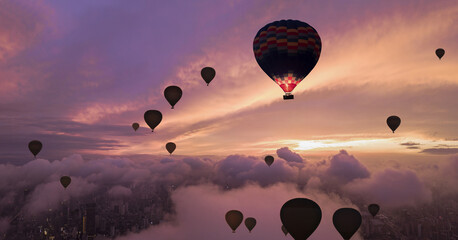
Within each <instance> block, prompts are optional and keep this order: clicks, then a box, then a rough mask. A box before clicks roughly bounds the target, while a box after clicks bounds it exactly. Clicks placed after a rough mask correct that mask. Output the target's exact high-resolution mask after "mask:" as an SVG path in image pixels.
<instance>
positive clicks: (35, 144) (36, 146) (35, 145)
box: [29, 140, 43, 158]
mask: <svg viewBox="0 0 458 240" xmlns="http://www.w3.org/2000/svg"><path fill="white" fill-rule="evenodd" d="M41 148H43V144H41V142H40V141H38V140H33V141H30V142H29V150H30V152H31V153H32V154H33V156H34V157H35V158H36V157H37V154H38V153H39V152H40V151H41Z"/></svg>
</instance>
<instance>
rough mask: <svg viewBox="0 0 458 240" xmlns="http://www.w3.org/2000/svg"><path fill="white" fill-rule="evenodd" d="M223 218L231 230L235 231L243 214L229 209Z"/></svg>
mask: <svg viewBox="0 0 458 240" xmlns="http://www.w3.org/2000/svg"><path fill="white" fill-rule="evenodd" d="M225 218H226V222H227V224H228V225H229V227H230V228H231V229H232V232H233V233H235V229H237V228H238V227H239V226H240V224H241V223H242V221H243V214H242V213H241V212H240V211H237V210H230V211H228V212H227V213H226V216H225Z"/></svg>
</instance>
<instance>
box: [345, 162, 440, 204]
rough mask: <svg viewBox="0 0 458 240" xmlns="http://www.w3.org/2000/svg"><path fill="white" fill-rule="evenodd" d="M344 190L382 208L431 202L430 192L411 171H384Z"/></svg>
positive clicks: (359, 180)
mask: <svg viewBox="0 0 458 240" xmlns="http://www.w3.org/2000/svg"><path fill="white" fill-rule="evenodd" d="M344 190H345V191H346V192H348V193H350V194H351V195H353V196H354V197H357V198H362V199H365V200H366V201H368V202H376V203H378V204H379V205H380V206H384V207H401V206H406V205H411V206H415V205H418V204H422V203H429V202H430V201H431V200H432V193H431V190H430V189H428V188H427V187H426V186H425V184H424V183H423V182H422V181H421V180H420V179H419V178H418V176H417V175H416V173H415V172H413V171H411V170H397V169H385V170H383V171H379V172H376V173H374V174H373V176H372V177H371V178H366V179H356V180H354V181H353V182H350V183H348V184H347V185H345V186H344Z"/></svg>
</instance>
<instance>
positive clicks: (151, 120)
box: [144, 110, 162, 132]
mask: <svg viewBox="0 0 458 240" xmlns="http://www.w3.org/2000/svg"><path fill="white" fill-rule="evenodd" d="M144 118H145V122H146V124H148V126H149V127H150V128H151V132H154V128H155V127H157V125H159V123H161V121H162V113H161V112H159V111H158V110H148V111H146V112H145V115H144Z"/></svg>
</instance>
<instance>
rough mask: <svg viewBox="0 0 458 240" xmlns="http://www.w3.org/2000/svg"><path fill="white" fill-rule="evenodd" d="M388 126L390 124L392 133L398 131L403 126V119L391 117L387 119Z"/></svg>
mask: <svg viewBox="0 0 458 240" xmlns="http://www.w3.org/2000/svg"><path fill="white" fill-rule="evenodd" d="M386 124H388V127H390V129H391V131H393V133H394V131H396V129H397V128H398V127H399V125H401V118H399V117H398V116H389V117H388V118H387V119H386Z"/></svg>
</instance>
